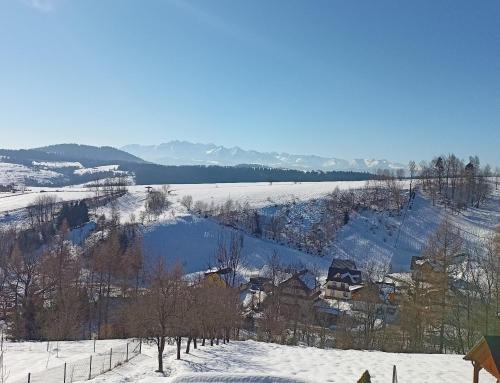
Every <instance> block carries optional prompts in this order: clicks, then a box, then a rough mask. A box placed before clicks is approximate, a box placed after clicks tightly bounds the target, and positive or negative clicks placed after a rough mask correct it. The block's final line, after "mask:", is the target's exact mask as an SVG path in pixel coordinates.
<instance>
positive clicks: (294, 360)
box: [4, 339, 495, 383]
mask: <svg viewBox="0 0 500 383" xmlns="http://www.w3.org/2000/svg"><path fill="white" fill-rule="evenodd" d="M125 343H126V340H122V339H114V340H98V341H97V344H96V353H99V352H104V351H106V350H109V349H110V348H111V347H113V348H117V347H120V346H123V345H124V344H125ZM183 346H185V345H183ZM56 347H57V348H59V352H57V351H56ZM4 349H5V353H4V358H5V359H4V362H5V367H6V370H7V371H8V372H9V379H8V381H7V382H18V381H23V379H25V378H26V377H27V375H28V372H31V373H35V375H36V373H38V372H42V371H44V370H45V369H47V368H49V369H50V368H52V367H56V366H60V367H61V368H62V366H63V365H64V363H65V362H76V361H79V360H83V361H88V358H89V356H90V355H92V354H93V341H77V342H58V343H57V344H56V343H51V344H50V345H49V351H47V343H46V342H16V343H11V342H5V343H4ZM142 350H143V354H142V355H139V356H138V357H136V358H134V359H132V360H131V361H130V362H129V363H125V364H124V365H122V366H120V367H118V368H116V369H114V370H113V371H110V372H108V373H106V374H104V375H101V376H98V377H96V378H94V379H93V380H92V382H95V383H125V382H136V383H162V382H165V383H169V382H170V383H173V382H177V383H180V382H189V383H193V382H196V383H204V382H232V383H235V382H242V383H253V382H259V383H262V382H266V383H267V382H280V383H293V382H308V383H316V382H318V383H324V382H333V383H347V382H356V381H357V380H358V379H359V377H360V376H361V374H362V373H363V372H364V371H365V370H369V372H370V375H371V376H372V382H373V383H387V382H391V381H392V380H391V379H392V368H393V366H394V365H396V368H397V373H398V379H399V381H400V382H411V383H434V382H440V383H468V382H470V381H471V376H472V365H471V364H470V363H469V362H466V361H464V360H463V359H462V358H463V356H462V355H437V354H432V355H428V354H395V353H384V352H380V351H354V350H337V349H326V350H324V349H318V348H312V347H300V346H282V345H277V344H271V343H259V342H255V341H244V342H236V341H234V342H230V343H229V344H225V345H219V346H213V347H210V346H205V347H201V346H199V347H198V349H197V350H193V349H192V350H191V353H190V354H189V355H186V354H182V360H175V348H174V346H168V345H167V347H166V349H165V355H164V358H165V361H164V365H165V366H166V375H167V376H166V377H164V376H161V375H160V374H158V373H156V372H154V370H155V369H156V363H157V360H156V347H155V346H153V345H147V344H143V347H142ZM480 381H481V383H493V382H494V381H495V380H494V379H493V378H492V376H491V375H489V374H488V373H486V372H484V371H481V374H480ZM45 383H52V382H45Z"/></svg>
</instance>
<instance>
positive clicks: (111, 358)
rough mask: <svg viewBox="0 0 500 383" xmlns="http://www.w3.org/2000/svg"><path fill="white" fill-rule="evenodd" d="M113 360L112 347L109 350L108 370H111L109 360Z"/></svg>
mask: <svg viewBox="0 0 500 383" xmlns="http://www.w3.org/2000/svg"><path fill="white" fill-rule="evenodd" d="M112 360H113V347H111V350H109V371H111V361H112Z"/></svg>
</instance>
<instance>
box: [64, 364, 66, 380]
mask: <svg viewBox="0 0 500 383" xmlns="http://www.w3.org/2000/svg"><path fill="white" fill-rule="evenodd" d="M64 383H66V363H64Z"/></svg>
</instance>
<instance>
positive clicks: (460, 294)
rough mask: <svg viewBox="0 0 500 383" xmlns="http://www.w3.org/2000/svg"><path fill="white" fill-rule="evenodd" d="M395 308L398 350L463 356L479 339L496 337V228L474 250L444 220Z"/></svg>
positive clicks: (499, 248)
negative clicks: (423, 267) (398, 321)
mask: <svg viewBox="0 0 500 383" xmlns="http://www.w3.org/2000/svg"><path fill="white" fill-rule="evenodd" d="M421 262H426V263H427V265H428V266H427V272H426V273H417V274H416V275H415V274H414V278H413V279H412V281H411V283H409V284H408V286H407V287H408V294H407V295H406V299H405V300H404V301H403V302H402V307H401V318H402V322H401V332H402V335H403V338H402V339H401V340H402V344H401V346H402V347H403V348H404V349H409V350H411V351H417V352H424V351H427V352H440V353H442V352H446V351H452V352H459V353H465V352H466V351H467V350H468V349H470V348H471V347H472V346H473V345H474V344H475V342H476V341H477V339H478V338H479V337H480V336H481V335H499V334H500V316H499V315H500V227H498V228H497V229H496V232H495V233H494V234H493V235H491V236H488V237H486V238H484V239H482V240H481V241H480V242H478V243H476V244H475V245H470V244H467V243H465V242H464V240H463V239H462V235H461V233H460V231H459V230H458V229H457V228H456V227H454V226H453V225H452V224H451V223H450V221H449V220H445V221H444V222H443V223H442V224H441V226H440V227H439V228H438V230H437V231H436V233H435V234H434V235H433V236H432V238H431V239H430V241H429V243H428V246H427V248H426V249H425V251H424V253H423V257H422V261H421Z"/></svg>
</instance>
